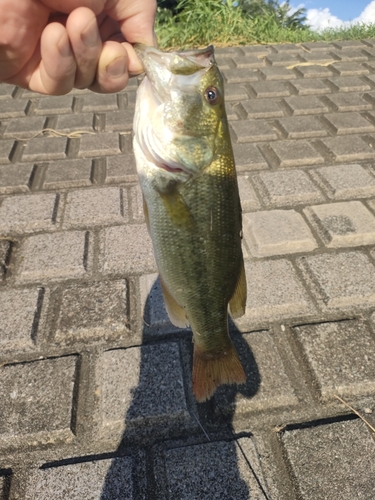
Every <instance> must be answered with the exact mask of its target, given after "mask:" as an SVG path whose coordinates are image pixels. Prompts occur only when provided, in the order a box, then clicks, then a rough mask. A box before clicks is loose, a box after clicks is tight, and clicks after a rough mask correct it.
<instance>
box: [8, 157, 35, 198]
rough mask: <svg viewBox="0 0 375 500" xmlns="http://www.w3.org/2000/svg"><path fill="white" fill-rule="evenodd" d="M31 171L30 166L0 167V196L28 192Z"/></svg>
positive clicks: (32, 167)
mask: <svg viewBox="0 0 375 500" xmlns="http://www.w3.org/2000/svg"><path fill="white" fill-rule="evenodd" d="M33 169H34V166H33V165H32V164H28V165H19V164H15V165H6V166H5V165H4V166H0V194H8V193H16V192H29V191H30V179H31V176H32V172H33Z"/></svg>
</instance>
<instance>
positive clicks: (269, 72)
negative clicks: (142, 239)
mask: <svg viewBox="0 0 375 500" xmlns="http://www.w3.org/2000/svg"><path fill="white" fill-rule="evenodd" d="M258 72H259V74H260V75H261V76H262V77H263V78H264V79H265V80H294V79H295V78H297V76H296V74H295V73H293V71H292V70H290V69H287V68H284V67H283V66H271V67H265V68H260V69H259V70H258Z"/></svg>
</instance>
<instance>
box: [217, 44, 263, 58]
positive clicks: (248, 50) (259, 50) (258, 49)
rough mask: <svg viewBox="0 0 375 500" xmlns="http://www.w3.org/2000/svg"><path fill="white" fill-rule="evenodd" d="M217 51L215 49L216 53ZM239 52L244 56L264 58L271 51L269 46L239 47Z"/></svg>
mask: <svg viewBox="0 0 375 500" xmlns="http://www.w3.org/2000/svg"><path fill="white" fill-rule="evenodd" d="M216 50H217V49H215V52H216ZM241 51H242V52H244V53H245V54H246V55H254V54H256V55H257V56H266V55H267V54H269V53H270V52H272V49H271V48H270V46H269V45H247V46H246V45H245V46H241Z"/></svg>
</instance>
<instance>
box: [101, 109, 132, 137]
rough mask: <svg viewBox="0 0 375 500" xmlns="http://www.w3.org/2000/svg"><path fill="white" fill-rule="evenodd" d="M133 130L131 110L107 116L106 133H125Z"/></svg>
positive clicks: (111, 113)
mask: <svg viewBox="0 0 375 500" xmlns="http://www.w3.org/2000/svg"><path fill="white" fill-rule="evenodd" d="M132 128H133V113H130V112H129V110H124V111H111V112H109V113H106V114H105V131H106V132H116V131H118V132H124V131H125V130H132Z"/></svg>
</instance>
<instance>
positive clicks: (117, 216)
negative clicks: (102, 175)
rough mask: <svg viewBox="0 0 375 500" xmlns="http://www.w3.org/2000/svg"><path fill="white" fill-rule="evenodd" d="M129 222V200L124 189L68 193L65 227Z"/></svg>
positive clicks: (99, 189)
mask: <svg viewBox="0 0 375 500" xmlns="http://www.w3.org/2000/svg"><path fill="white" fill-rule="evenodd" d="M128 220H129V214H128V199H127V192H126V190H124V189H119V188H115V187H113V188H112V187H108V188H98V189H89V190H87V189H85V190H83V189H82V190H79V191H72V192H70V193H68V197H67V202H66V208H65V215H64V227H67V228H68V227H69V228H71V227H83V226H85V227H86V226H98V225H108V224H118V223H123V222H127V221H128Z"/></svg>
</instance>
